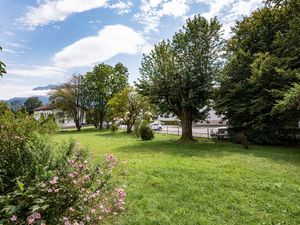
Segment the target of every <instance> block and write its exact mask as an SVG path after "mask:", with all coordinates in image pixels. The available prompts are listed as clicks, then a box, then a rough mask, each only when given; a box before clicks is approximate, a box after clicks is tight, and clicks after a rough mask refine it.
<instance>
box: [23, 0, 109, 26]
mask: <svg viewBox="0 0 300 225" xmlns="http://www.w3.org/2000/svg"><path fill="white" fill-rule="evenodd" d="M105 5H106V0H42V1H40V2H39V4H38V6H37V7H28V10H27V12H26V14H25V16H24V17H22V18H19V19H18V21H19V22H21V23H22V24H23V25H24V26H25V27H27V28H29V29H34V28H35V27H38V26H44V25H47V24H49V23H51V22H55V21H63V20H65V19H66V18H68V17H69V16H70V15H72V14H74V13H81V12H85V11H89V10H91V9H96V8H100V7H104V6H105Z"/></svg>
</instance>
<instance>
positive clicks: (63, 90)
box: [50, 75, 87, 131]
mask: <svg viewBox="0 0 300 225" xmlns="http://www.w3.org/2000/svg"><path fill="white" fill-rule="evenodd" d="M82 80H83V77H82V75H73V77H72V78H71V79H70V80H69V81H68V82H67V83H65V84H62V85H60V86H58V87H57V88H56V89H55V90H53V91H52V92H51V93H50V101H51V102H52V106H53V108H56V109H59V110H61V111H63V112H64V113H65V114H66V115H67V116H68V117H71V118H73V119H74V122H75V125H76V128H77V130H78V131H80V130H81V126H82V123H83V119H84V115H85V110H86V105H87V103H86V87H85V86H84V83H83V82H82Z"/></svg>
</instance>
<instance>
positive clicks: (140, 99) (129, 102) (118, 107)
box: [108, 87, 151, 133]
mask: <svg viewBox="0 0 300 225" xmlns="http://www.w3.org/2000/svg"><path fill="white" fill-rule="evenodd" d="M108 106H109V113H110V115H111V116H112V117H113V118H114V119H122V120H123V121H124V123H125V125H126V126H127V133H131V132H132V127H133V125H134V124H135V122H136V121H137V120H138V119H142V118H143V116H144V115H148V114H149V113H151V106H150V104H149V102H148V99H147V98H146V97H144V96H142V95H140V94H138V93H137V92H136V90H134V88H132V87H127V88H125V89H124V90H122V91H120V92H119V93H117V94H116V95H115V96H114V97H113V98H112V99H110V100H109V102H108Z"/></svg>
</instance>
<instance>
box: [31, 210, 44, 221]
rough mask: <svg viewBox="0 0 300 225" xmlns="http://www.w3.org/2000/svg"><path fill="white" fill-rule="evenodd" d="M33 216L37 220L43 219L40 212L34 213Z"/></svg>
mask: <svg viewBox="0 0 300 225" xmlns="http://www.w3.org/2000/svg"><path fill="white" fill-rule="evenodd" d="M32 216H33V217H34V218H35V219H37V220H40V219H41V218H42V217H41V214H40V213H38V212H35V213H33V214H32Z"/></svg>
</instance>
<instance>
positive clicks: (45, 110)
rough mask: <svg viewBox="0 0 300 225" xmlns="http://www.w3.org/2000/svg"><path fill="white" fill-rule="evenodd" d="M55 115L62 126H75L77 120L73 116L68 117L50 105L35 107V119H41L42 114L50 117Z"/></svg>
mask: <svg viewBox="0 0 300 225" xmlns="http://www.w3.org/2000/svg"><path fill="white" fill-rule="evenodd" d="M50 115H54V118H55V120H56V122H57V123H58V124H59V126H60V127H74V126H75V122H74V119H73V118H69V117H66V116H65V114H64V113H63V112H62V111H60V110H57V109H52V108H51V106H50V105H43V106H40V107H38V108H36V109H34V113H33V116H34V118H35V119H37V120H38V119H40V118H41V116H44V117H48V116H50ZM84 122H85V119H84Z"/></svg>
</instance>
